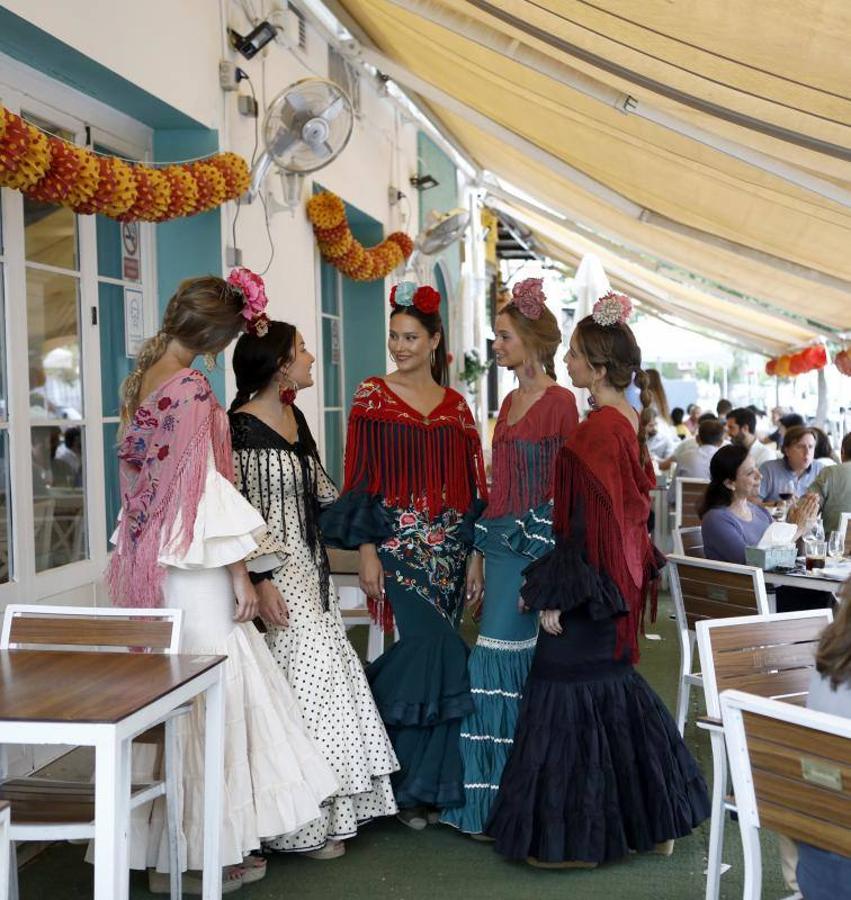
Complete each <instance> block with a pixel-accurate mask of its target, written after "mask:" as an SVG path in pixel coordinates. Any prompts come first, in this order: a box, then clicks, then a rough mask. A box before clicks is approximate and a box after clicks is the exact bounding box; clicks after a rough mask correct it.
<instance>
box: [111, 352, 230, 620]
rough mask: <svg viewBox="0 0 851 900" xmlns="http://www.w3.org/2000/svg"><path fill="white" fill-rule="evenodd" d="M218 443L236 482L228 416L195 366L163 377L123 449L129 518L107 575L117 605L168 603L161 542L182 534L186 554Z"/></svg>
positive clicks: (223, 465)
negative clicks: (177, 528) (164, 593)
mask: <svg viewBox="0 0 851 900" xmlns="http://www.w3.org/2000/svg"><path fill="white" fill-rule="evenodd" d="M211 444H212V448H213V455H214V460H215V466H216V469H217V470H218V471H219V472H220V473H221V474H222V475H223V476H224V477H225V478H227V479H228V481H231V482H233V459H232V457H231V446H230V434H229V430H228V421H227V416H226V415H225V412H224V410H223V409H222V407H221V406H220V405H219V402H218V400H216V397H215V395H214V394H213V391H212V389H211V387H210V384H209V382H208V381H207V379H206V378H205V377H204V376H203V375H202V374H201V373H200V372H197V371H195V370H194V369H182V370H181V371H180V372H178V373H176V374H175V375H174V376H172V377H171V378H169V379H168V380H167V381H165V382H163V384H162V385H160V387H159V388H157V390H156V391H154V392H153V393H152V394H150V395H149V396H148V397H146V398H145V400H144V401H143V402H142V403H141V404H140V406H139V408H138V409H137V410H136V414H135V415H134V416H133V421H132V422H131V423H130V425H129V426H128V428H127V430H126V432H125V433H124V436H123V439H122V441H121V444H120V446H119V448H118V459H119V475H120V480H121V516H120V520H119V523H118V532H117V542H116V549H115V552H114V553H113V555H112V559H111V561H110V564H109V567H108V569H107V573H106V582H107V587H108V589H109V592H110V595H111V596H112V599H113V602H114V603H115V604H116V605H117V606H139V607H156V606H160V605H162V584H163V580H164V578H165V567H164V566H161V565H160V564H159V563H158V561H157V560H158V557H159V555H160V549H161V545H162V543H163V540H164V539H168V538H174V539H175V543H174V545H173V549H174V551H175V552H176V553H184V552H186V550H188V548H189V545H190V544H191V543H192V535H193V531H194V529H195V515H196V512H197V510H198V504H199V502H200V500H201V497H202V496H203V493H204V484H205V481H206V478H207V457H208V453H209V449H210V446H211ZM178 514H179V517H180V531H179V534H178V535H176V536H175V535H174V528H175V522H176V521H177V519H178Z"/></svg>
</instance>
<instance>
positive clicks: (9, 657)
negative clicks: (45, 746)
mask: <svg viewBox="0 0 851 900" xmlns="http://www.w3.org/2000/svg"><path fill="white" fill-rule="evenodd" d="M225 659H226V657H224V656H189V655H184V654H178V655H166V654H160V653H103V652H101V653H92V652H88V653H77V652H74V651H68V650H0V727H2V722H4V721H17V722H21V721H24V722H79V723H107V724H114V723H116V722H120V721H121V720H122V719H125V718H127V717H128V716H130V715H132V714H133V713H135V712H137V711H138V710H140V709H142V708H144V707H145V706H147V705H148V704H150V703H153V702H154V701H155V700H158V699H159V698H160V697H162V696H163V695H165V694H167V693H169V691H173V690H174V689H175V688H178V687H180V686H181V685H182V684H185V683H186V682H187V681H191V680H192V679H193V678H195V677H197V676H198V675H200V674H202V673H203V672H206V671H207V670H208V669H212V668H213V667H214V666H217V665H219V664H220V663H221V662H223V661H224V660H225Z"/></svg>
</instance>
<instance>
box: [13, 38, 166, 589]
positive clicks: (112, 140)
mask: <svg viewBox="0 0 851 900" xmlns="http://www.w3.org/2000/svg"><path fill="white" fill-rule="evenodd" d="M0 102H2V103H3V105H4V106H6V107H7V108H8V109H10V110H12V112H16V113H17V112H20V110H21V109H23V110H24V111H25V112H30V113H32V114H34V115H36V116H39V117H40V118H44V119H47V120H48V121H51V122H54V123H55V124H56V125H57V126H59V127H62V128H65V129H67V130H68V131H70V132H72V133H73V134H74V136H75V140H76V141H77V143H79V144H84V143H85V141H86V139H87V137H88V139H89V140H90V141H91V142H92V143H93V144H100V145H104V146H108V147H110V148H111V149H112V150H114V151H115V152H116V153H119V154H122V155H125V156H127V157H130V158H136V159H143V160H145V159H147V160H149V159H150V158H151V154H152V146H153V132H152V131H151V129H150V128H148V127H147V126H144V125H142V124H141V123H139V122H137V121H135V120H134V119H131V118H129V117H128V116H126V115H124V114H123V113H120V112H118V111H117V110H114V109H112V108H111V107H108V106H106V105H105V104H103V103H101V102H100V101H98V100H95V99H93V98H91V97H88V96H87V95H85V94H82V93H80V92H79V91H76V90H74V89H73V88H70V87H68V86H67V85H64V84H62V83H60V82H57V81H55V80H54V79H52V78H49V77H47V76H45V75H44V74H42V73H40V72H37V71H36V70H34V69H32V68H30V67H29V66H26V65H24V64H22V63H19V62H17V61H15V60H11V59H9V58H8V57H5V56H3V55H0ZM87 131H88V134H87ZM23 209H24V203H23V196H22V194H20V193H19V192H18V191H12V190H8V189H4V190H3V191H2V207H0V213H2V215H3V225H4V228H3V236H4V276H5V286H4V287H5V289H4V296H5V298H6V299H5V310H6V311H7V314H6V315H5V321H4V322H3V323H2V327H3V328H4V329H5V336H6V348H7V358H6V390H7V400H8V417H9V418H8V422H9V424H8V431H9V435H10V449H9V465H10V487H11V491H10V493H11V497H12V500H11V519H12V527H11V534H10V551H11V552H10V558H11V560H13V561H14V562H13V565H12V566H10V580H9V581H8V582H7V583H6V584H2V585H0V606H4V605H6V604H7V603H15V602H21V601H25V602H30V603H32V602H38V601H41V600H44V599H46V598H48V597H49V598H52V599H53V600H54V602H60V603H62V602H67V603H94V602H96V598H97V587H96V586H97V584H98V582H100V580H101V578H102V575H103V571H104V569H105V567H106V562H107V537H108V535H107V527H106V522H105V517H104V508H105V503H106V496H105V483H104V471H105V467H104V458H105V453H114V452H115V451H114V448H112V447H104V441H103V426H104V424H106V423H108V422H110V421H115V418H110V417H105V416H103V414H102V411H103V398H102V390H101V365H100V334H99V326H98V325H97V324H94V323H93V321H92V315H91V310H92V309H95V310H98V285H99V282H100V281H106V282H108V283H113V284H114V283H120V282H116V280H115V279H108V278H99V277H98V272H97V242H96V240H97V239H96V223H95V218H94V216H79V217H78V218H77V229H78V243H79V270H78V272H79V276H78V277H79V290H80V334H79V337H80V362H81V378H82V380H83V408H84V423H85V429H86V440H85V447H84V452H85V472H86V479H85V508H86V528H87V532H88V535H87V537H88V540H87V546H88V558H87V559H84V560H81V561H79V562H73V563H69V564H67V565H64V566H60V567H57V568H54V569H49V570H46V571H44V572H36V571H35V554H34V550H33V547H34V532H35V526H34V513H33V501H32V463H31V442H30V428H31V427H32V426H33V425H34V424H38V423H36V422H34V421H32V420H31V419H30V414H29V366H28V335H27V317H26V315H25V314H24V315H20V314H13V315H9V314H8V312H9V311H11V307H12V303H11V298H18V301H17V303H18V305H20V303H21V302H23V301H22V299H21V298H25V297H26V263H25V252H24V221H23ZM141 237H142V246H143V248H144V252H143V256H142V272H141V288H142V291H143V296H144V306H145V331H146V333H147V334H153V333H154V331H155V330H156V327H157V322H158V318H159V316H158V308H157V291H156V259H155V240H154V228H153V226H152V225H149V224H144V225H142V230H141ZM134 286H136V287H139V286H140V285H138V284H136V285H134ZM15 312H16V313H18V312H19V310H17V309H16V310H15ZM100 318H101V316H100V314H98V320H100ZM57 595H59V596H57Z"/></svg>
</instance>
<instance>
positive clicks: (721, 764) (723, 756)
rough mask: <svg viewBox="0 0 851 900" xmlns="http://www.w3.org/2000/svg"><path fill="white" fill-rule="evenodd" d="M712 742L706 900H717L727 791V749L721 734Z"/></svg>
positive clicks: (712, 739)
mask: <svg viewBox="0 0 851 900" xmlns="http://www.w3.org/2000/svg"><path fill="white" fill-rule="evenodd" d="M710 738H711V741H712V818H711V820H710V823H709V860H708V863H707V867H706V900H718V894H719V891H720V888H721V855H722V854H723V852H724V819H725V812H726V811H725V808H724V795H725V793H726V791H727V747H726V744H725V742H724V735H723V734H722V733H721V732H718V731H713V732H711V733H710Z"/></svg>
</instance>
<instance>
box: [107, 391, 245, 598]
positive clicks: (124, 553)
mask: <svg viewBox="0 0 851 900" xmlns="http://www.w3.org/2000/svg"><path fill="white" fill-rule="evenodd" d="M223 417H224V411H223V410H221V409H213V410H212V411H211V412H210V414H209V415H208V416H207V417H206V418H205V419H204V420H203V422H202V423H201V427H200V428H199V429H198V431H196V433H195V434H194V435H193V437H192V439H191V440H190V441H189V443H188V444H187V445H186V447H185V449H184V450H183V453H182V456H181V459H180V463H179V465H178V467H177V470H176V471H175V474H174V477H173V478H172V480H171V484H169V485H168V486H167V487H166V488H165V492H164V494H163V496H162V498H161V499H160V500H159V502H158V503H157V506H156V508H155V509H154V510H152V511H151V513H150V515H149V516H148V518H147V519H146V521H145V522H144V523H143V525H142V527H141V529H140V532H139V534H138V535H137V536H136V538H135V540H134V539H133V538H132V537H131V535H130V528H131V526H132V525H133V524H134V521H135V520H133V519H131V518H130V517H129V516H127V515H123V516H122V518H121V522H120V524H119V529H118V544H117V546H116V549H115V551H114V552H113V554H112V559H111V560H110V563H109V566H108V568H107V570H106V586H107V590H108V591H109V594H110V596H111V597H112V601H113V603H114V604H115V605H116V606H130V607H143V608H155V607H159V606H162V600H163V597H162V585H163V581H164V580H165V574H166V569H165V566H162V565H160V564H159V562H158V560H159V555H160V546H161V541H162V536H163V535H164V534H171V533H172V531H173V529H174V523H175V520H176V518H177V513H178V511H180V514H181V528H180V534H179V535H178V536H177V545H176V547H175V550H176V552H177V553H178V554H180V553H185V552H186V550H188V548H189V545H190V544H191V543H192V535H193V533H194V530H195V516H196V514H197V511H198V504H199V503H200V501H201V497H202V496H203V494H204V485H205V483H206V480H207V446H208V441H209V440H210V438H211V437H212V438H213V441H212V444H213V458H214V460H215V464H216V468H217V470H218V471H219V472H221V474H222V475H223V476H224V477H226V478H228V479H229V480H230V481H231V482H233V459H232V456H231V453H230V441H229V439H228V431H227V423H226V421H224V420H223ZM217 425H218V426H219V427H218V428H216V426H217ZM222 429H223V431H222ZM217 432H218V433H217ZM217 438H218V440H217Z"/></svg>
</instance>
